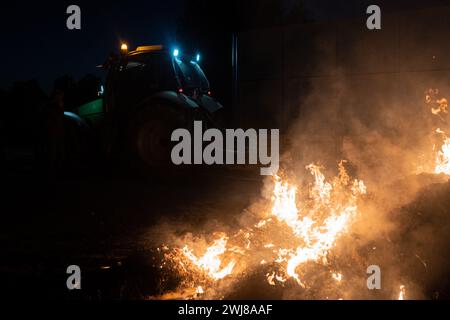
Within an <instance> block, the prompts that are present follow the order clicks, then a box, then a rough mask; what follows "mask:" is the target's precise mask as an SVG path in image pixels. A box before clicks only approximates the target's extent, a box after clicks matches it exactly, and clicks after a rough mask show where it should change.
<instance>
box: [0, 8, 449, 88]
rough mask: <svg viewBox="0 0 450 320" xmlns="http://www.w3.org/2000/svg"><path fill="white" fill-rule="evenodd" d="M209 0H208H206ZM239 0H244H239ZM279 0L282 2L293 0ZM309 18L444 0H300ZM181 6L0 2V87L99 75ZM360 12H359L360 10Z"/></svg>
mask: <svg viewBox="0 0 450 320" xmlns="http://www.w3.org/2000/svg"><path fill="white" fill-rule="evenodd" d="M210 1H214V0H210ZM244 1H245V0H244ZM280 1H285V5H286V8H287V9H289V6H290V3H292V2H295V0H280ZM304 3H305V7H306V9H307V14H308V16H309V17H310V18H312V19H314V20H317V21H321V20H328V19H340V18H348V17H354V16H357V15H359V14H364V11H365V9H364V8H366V7H367V6H368V5H370V4H379V5H381V6H382V8H383V10H385V9H386V11H392V10H412V9H415V8H417V7H423V6H430V5H437V4H450V1H449V0H389V1H388V0H380V1H369V0H305V1H304ZM70 4H77V5H79V6H80V7H81V13H82V21H81V23H82V29H81V30H77V31H74V30H72V31H71V30H68V29H67V28H66V18H67V16H68V15H67V14H66V13H65V12H66V8H67V6H68V5H70ZM182 12H183V0H164V1H151V0H150V1H136V0H129V1H122V2H121V3H113V2H112V1H103V2H102V1H100V2H95V3H94V2H92V1H91V2H86V1H70V2H68V1H61V2H59V3H56V4H55V3H46V2H45V1H33V2H29V3H24V2H22V1H15V2H14V3H11V4H4V3H2V10H1V13H0V14H1V16H0V27H1V30H2V39H1V42H0V43H1V44H0V46H1V52H2V54H1V57H2V72H1V77H0V87H8V86H10V85H11V84H12V83H13V82H14V81H18V80H27V79H33V78H34V79H37V80H38V81H39V82H40V83H41V85H42V86H43V88H44V89H45V90H46V91H49V90H51V87H52V83H53V80H54V79H55V78H56V77H58V76H60V75H63V74H71V75H73V76H74V77H75V78H79V77H81V76H83V75H85V74H87V73H94V74H96V75H99V76H101V75H102V74H103V73H102V71H101V70H98V69H96V68H95V66H96V65H98V64H100V63H102V62H103V61H104V60H105V58H106V57H107V55H108V54H109V53H110V52H111V51H115V50H117V46H118V44H119V43H120V41H121V40H125V41H126V42H127V43H129V44H130V46H131V47H133V46H135V45H140V44H155V43H162V44H166V45H173V44H175V41H176V37H175V35H176V28H177V26H176V22H177V18H178V17H179V16H180V15H181V14H182ZM361 12H362V13H361Z"/></svg>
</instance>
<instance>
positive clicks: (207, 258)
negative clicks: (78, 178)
mask: <svg viewBox="0 0 450 320" xmlns="http://www.w3.org/2000/svg"><path fill="white" fill-rule="evenodd" d="M227 240H228V238H227V237H226V236H222V237H221V238H219V239H217V240H215V241H214V243H213V244H212V245H211V246H210V247H208V248H207V249H206V252H205V254H204V255H203V256H202V257H200V258H198V257H196V256H195V255H194V254H193V253H192V250H191V249H189V247H188V246H185V247H184V248H183V254H184V255H185V256H186V257H187V258H188V259H189V260H190V261H191V262H192V263H193V264H194V265H195V266H197V267H198V268H199V269H200V270H202V271H204V272H206V273H207V274H208V275H209V276H210V277H211V278H213V279H215V280H218V279H223V278H224V277H226V276H227V275H229V274H231V272H232V271H233V268H234V265H235V261H231V262H229V263H228V264H227V265H226V266H225V267H223V268H221V265H222V261H221V259H220V256H221V255H223V254H224V253H225V251H226V245H227Z"/></svg>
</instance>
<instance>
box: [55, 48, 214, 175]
mask: <svg viewBox="0 0 450 320" xmlns="http://www.w3.org/2000/svg"><path fill="white" fill-rule="evenodd" d="M199 61H200V55H199V54H197V55H189V54H182V53H181V52H180V50H178V49H174V50H168V49H167V48H166V47H164V46H161V45H151V46H140V47H137V48H136V49H135V50H132V51H128V47H127V45H125V44H122V46H121V48H120V54H118V55H114V54H113V55H111V56H110V57H109V58H108V59H107V61H106V62H105V63H104V64H102V65H101V66H100V67H102V68H103V69H106V70H107V77H106V81H105V85H104V90H103V86H101V90H99V98H98V99H96V100H93V101H90V102H89V103H86V104H84V105H82V106H79V107H77V108H75V109H74V110H72V111H71V112H65V113H64V115H65V119H66V121H65V122H66V124H67V125H66V127H67V128H66V131H65V132H66V134H65V136H66V140H67V142H66V150H68V152H67V153H66V154H67V157H70V158H72V162H82V161H83V160H82V159H81V158H82V157H83V156H89V153H90V151H88V150H89V149H88V148H86V147H85V146H86V145H88V144H90V145H91V146H92V145H93V144H92V142H93V141H95V142H98V143H96V145H97V146H98V148H97V149H100V150H102V152H101V154H103V155H105V156H106V157H107V158H113V159H119V160H120V161H121V162H122V160H124V161H125V162H126V163H128V164H131V166H132V167H134V168H138V170H140V171H141V170H143V171H149V170H150V171H155V170H156V171H161V170H162V168H166V167H174V165H173V164H172V163H171V161H170V151H171V146H172V145H173V143H172V142H171V134H172V132H173V130H175V129H177V128H186V129H188V130H191V129H192V127H193V123H194V121H196V120H200V121H202V123H203V124H204V125H205V126H207V127H220V124H219V123H220V120H219V119H220V116H219V114H220V113H221V110H222V108H223V107H222V105H221V104H220V103H219V102H217V101H216V100H215V99H214V98H213V97H212V95H211V91H210V86H209V82H208V79H207V78H206V76H205V74H204V72H203V71H202V69H201V67H200V65H199ZM90 150H92V148H91V149H90ZM73 159H75V160H73Z"/></svg>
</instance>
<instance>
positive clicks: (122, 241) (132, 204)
mask: <svg viewBox="0 0 450 320" xmlns="http://www.w3.org/2000/svg"><path fill="white" fill-rule="evenodd" d="M15 154H16V157H14V158H12V159H9V161H8V162H7V163H6V164H5V166H3V168H7V170H3V172H2V183H3V190H2V200H3V203H2V207H1V208H2V209H1V219H2V220H1V221H2V223H1V225H0V250H1V252H2V253H3V257H2V259H0V261H1V262H0V274H1V279H2V286H1V287H2V295H3V296H5V297H9V298H11V297H17V298H23V297H25V296H32V297H35V298H62V299H79V298H81V299H143V298H148V297H150V296H158V295H160V294H163V293H164V291H161V290H162V288H163V289H164V290H169V291H170V290H171V287H170V285H171V284H170V282H169V283H166V284H165V285H164V286H162V285H161V282H160V281H161V275H160V270H159V269H158V268H157V265H158V264H157V263H155V261H157V260H155V259H158V255H159V254H158V252H156V251H155V246H156V245H162V244H163V240H160V239H163V237H164V235H165V233H167V231H166V229H170V227H171V226H172V227H173V229H172V230H171V231H174V230H176V231H177V232H179V233H180V235H181V234H182V233H183V232H189V231H194V230H195V232H202V231H205V233H208V232H211V230H216V229H217V228H215V227H211V226H214V222H215V221H216V222H217V225H220V226H224V225H225V226H230V227H233V226H236V225H237V218H238V217H239V216H240V215H241V213H242V212H243V210H244V209H245V208H247V207H248V206H249V205H250V204H252V203H254V202H255V201H256V200H258V199H260V198H261V189H262V178H261V176H259V174H258V173H259V171H258V170H253V171H250V170H248V169H243V168H232V169H228V168H227V170H224V169H217V168H216V169H208V170H201V171H197V172H196V173H194V175H192V176H190V177H189V176H187V177H183V178H180V179H175V180H174V179H168V180H160V179H152V178H149V177H147V178H142V177H135V176H133V175H131V174H129V173H128V172H121V171H116V170H114V169H112V168H104V169H102V170H97V169H98V168H96V170H95V171H91V172H79V173H77V174H72V175H60V176H59V177H57V178H53V179H49V178H48V176H45V175H44V176H43V175H42V172H36V171H35V170H33V169H32V166H31V164H30V159H29V157H28V158H27V155H26V152H24V153H21V152H15ZM411 183H414V184H418V185H423V186H424V187H423V188H422V189H421V190H419V192H418V194H417V197H415V198H414V199H413V200H411V201H408V202H407V203H405V204H403V205H401V206H400V207H399V208H398V209H395V210H394V211H393V212H392V220H393V221H394V222H395V223H396V225H397V228H396V229H394V230H393V232H391V233H390V235H388V237H387V238H386V237H384V236H383V238H382V237H381V236H380V243H378V244H377V246H379V247H380V248H382V247H383V243H385V245H387V246H388V247H389V250H388V251H387V252H391V253H392V255H391V257H390V258H389V259H390V260H392V264H393V265H395V266H397V265H401V267H400V272H401V273H402V274H404V275H405V277H406V278H409V279H411V280H413V281H414V283H416V284H418V285H419V286H420V287H421V291H422V292H423V295H421V296H417V297H416V298H420V299H423V298H425V299H434V298H436V299H449V297H450V291H449V288H450V281H449V280H450V272H449V270H450V266H449V261H450V259H449V254H450V250H449V248H450V237H449V236H448V235H449V234H450V215H449V212H450V183H449V182H447V179H446V178H445V177H444V176H441V177H438V176H435V175H420V176H411V177H407V178H405V179H404V181H400V182H398V183H397V184H396V185H395V186H391V187H390V188H392V190H393V194H396V193H398V195H397V197H400V195H401V194H402V188H403V187H402V185H404V186H407V185H409V184H411ZM400 202H401V201H400ZM163 226H164V228H163ZM386 241H387V242H386ZM370 247H372V245H370ZM377 252H378V251H377ZM380 253H381V256H380V259H382V260H381V261H383V259H385V258H383V257H384V256H385V255H384V254H383V251H380ZM376 256H377V254H376V253H374V254H373V257H376ZM388 256H389V255H388ZM386 263H388V261H386ZM72 264H75V265H79V266H80V267H81V270H82V290H72V291H69V290H68V289H67V287H66V279H67V277H68V275H67V274H66V268H67V267H68V266H69V265H72ZM361 272H362V273H363V275H364V270H362V271H361ZM255 276H257V277H258V276H259V275H258V274H256V275H255ZM258 279H259V278H258ZM259 280H260V279H259ZM259 280H258V281H257V283H265V282H264V281H259ZM249 281H250V282H251V278H250V279H249V280H248V281H246V282H244V283H243V284H242V286H241V287H242V288H241V287H240V288H237V291H236V293H234V295H232V296H231V298H233V297H234V298H248V297H249V296H250V297H252V298H257V299H267V298H276V299H278V298H282V297H283V291H282V290H281V291H280V290H278V291H277V290H275V289H273V288H272V287H267V285H265V286H264V285H263V286H262V287H261V288H260V290H259V289H258V290H257V292H256V291H254V290H252V292H247V291H248V290H247V289H248V288H249V286H248V285H246V283H247V284H248V283H249ZM172 289H175V287H173V288H172ZM299 297H302V295H299ZM305 298H306V299H308V297H307V296H305ZM372 298H376V297H372ZM413 298H414V297H413Z"/></svg>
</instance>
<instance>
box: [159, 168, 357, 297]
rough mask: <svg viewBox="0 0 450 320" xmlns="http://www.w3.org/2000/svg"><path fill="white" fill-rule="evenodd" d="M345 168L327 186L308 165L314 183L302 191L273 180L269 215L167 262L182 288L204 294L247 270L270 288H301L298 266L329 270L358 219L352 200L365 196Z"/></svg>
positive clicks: (177, 252)
mask: <svg viewBox="0 0 450 320" xmlns="http://www.w3.org/2000/svg"><path fill="white" fill-rule="evenodd" d="M344 164H345V161H342V162H341V163H340V164H339V167H338V169H339V173H338V175H337V177H335V178H334V179H333V180H332V181H327V179H326V178H325V176H324V174H323V173H322V171H321V169H322V168H321V167H319V166H317V165H314V164H311V165H309V166H307V167H306V169H307V170H309V172H310V173H311V175H312V178H313V182H312V183H311V184H310V186H309V188H308V189H306V190H304V191H303V192H300V191H299V188H298V186H297V185H296V184H294V183H291V182H288V180H284V179H282V178H281V177H280V176H274V177H273V192H272V197H271V199H270V204H269V210H268V211H267V212H266V213H261V216H262V218H261V219H260V220H259V222H257V223H254V224H252V225H251V226H249V227H245V228H244V229H240V230H239V231H238V232H237V233H236V234H234V235H231V236H228V235H226V234H220V235H219V237H216V239H215V240H213V241H212V244H211V245H209V246H206V247H205V248H204V249H203V250H193V249H192V248H194V247H196V246H195V245H187V244H186V245H185V246H184V247H183V248H182V249H175V250H173V251H172V252H171V253H170V254H168V255H167V256H166V257H167V259H170V260H172V261H175V262H176V263H177V270H179V271H180V273H181V274H182V275H183V276H184V277H185V278H189V279H190V281H186V282H185V284H186V285H189V286H191V287H192V288H197V290H196V292H197V293H200V290H199V289H198V288H202V289H201V293H205V294H207V293H208V286H213V285H214V284H215V283H217V285H219V283H222V282H223V281H227V279H230V280H231V279H236V278H238V277H240V276H242V274H244V273H245V272H246V270H248V269H251V268H267V269H266V270H267V272H266V280H267V282H268V284H270V285H271V286H275V285H277V284H280V285H284V283H286V282H287V281H289V280H290V279H292V280H291V281H294V283H297V284H298V285H300V286H301V287H303V288H306V287H307V282H308V281H307V279H304V278H303V276H302V272H301V271H302V265H304V264H305V263H307V262H312V263H316V264H320V265H323V266H328V265H329V262H328V255H329V253H330V251H331V250H333V248H334V246H335V245H336V241H337V240H338V239H339V237H340V236H341V235H342V234H344V233H346V232H347V231H348V230H349V228H350V227H351V225H352V223H353V222H354V220H355V218H356V217H357V216H358V207H357V201H358V199H359V197H360V196H361V195H363V194H365V193H366V187H365V185H364V183H363V182H362V181H360V180H356V179H355V180H351V179H350V177H349V176H348V174H347V172H346V170H345V168H344ZM197 249H198V248H197ZM194 251H195V252H197V253H198V252H203V253H202V254H201V255H196V254H195V253H194ZM253 257H254V258H253ZM332 269H334V267H333V268H331V267H330V278H332V279H334V280H335V281H337V282H338V283H339V282H341V280H342V274H341V273H339V272H337V271H335V270H334V271H332ZM200 285H202V287H200ZM194 298H195V297H194Z"/></svg>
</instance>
